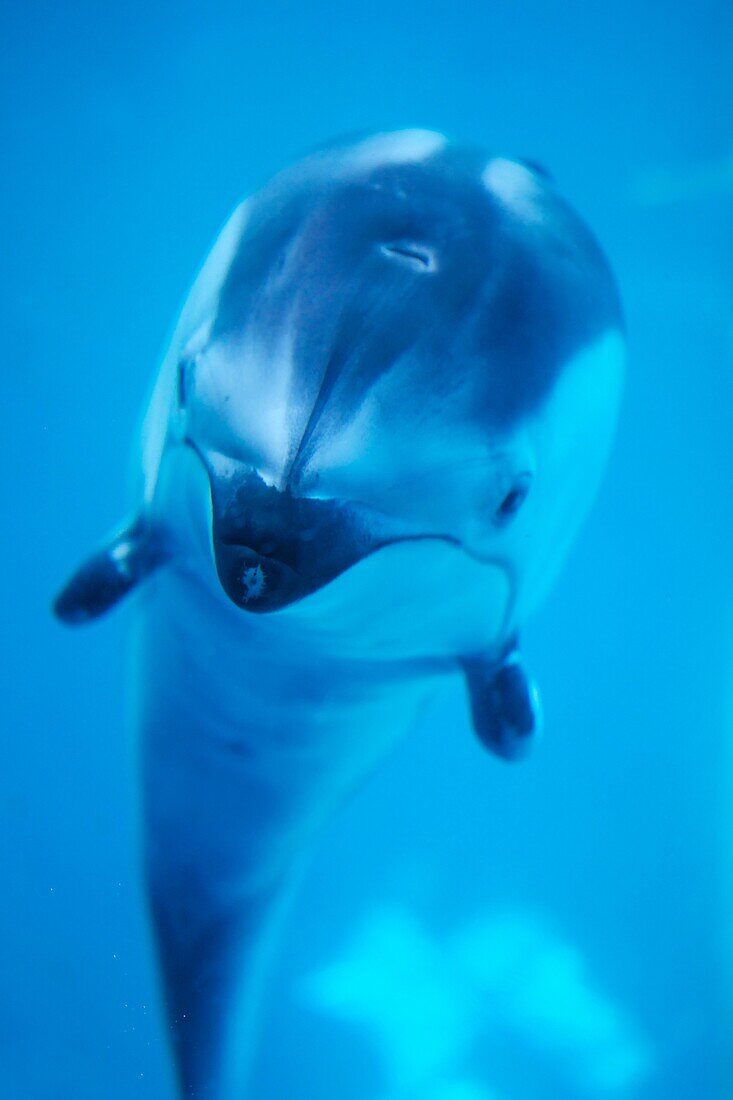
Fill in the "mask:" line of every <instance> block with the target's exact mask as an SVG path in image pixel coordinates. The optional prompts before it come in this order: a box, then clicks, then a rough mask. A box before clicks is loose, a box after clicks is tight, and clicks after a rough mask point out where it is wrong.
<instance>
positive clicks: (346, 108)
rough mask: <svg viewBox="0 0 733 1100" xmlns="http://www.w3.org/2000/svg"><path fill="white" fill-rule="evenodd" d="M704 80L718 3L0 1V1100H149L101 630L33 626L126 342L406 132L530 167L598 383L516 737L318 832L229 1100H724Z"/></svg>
mask: <svg viewBox="0 0 733 1100" xmlns="http://www.w3.org/2000/svg"><path fill="white" fill-rule="evenodd" d="M732 73H733V7H731V5H730V3H729V2H728V0H718V2H703V3H701V4H693V3H692V2H690V0H688V2H687V3H674V2H672V3H669V2H664V3H662V2H657V0H654V2H653V0H649V2H647V3H644V4H642V5H639V4H637V3H632V2H631V0H621V2H617V3H613V4H611V3H608V2H601V3H596V4H586V3H582V2H581V0H566V2H565V3H563V4H559V3H558V4H551V3H544V2H541V0H526V2H525V3H524V4H522V5H521V6H520V5H516V4H512V3H510V2H509V0H501V2H499V3H489V2H483V3H481V2H476V0H474V2H471V0H465V2H456V0H452V2H450V3H448V2H447V0H433V2H432V3H431V4H430V5H427V4H419V3H417V2H413V3H407V2H406V0H389V2H387V0H372V3H370V4H368V5H367V4H357V3H355V2H354V0H345V2H343V3H340V4H336V3H315V2H312V0H302V2H300V3H298V4H295V3H291V4H283V3H269V4H267V5H253V4H250V5H243V4H239V5H237V4H234V3H226V2H216V0H215V2H213V3H210V4H207V5H203V4H201V5H193V4H190V3H185V2H184V3H182V2H177V3H176V4H173V3H170V2H168V0H160V2H158V3H156V4H153V5H148V4H143V3H141V2H140V0H130V2H128V3H127V4H124V5H114V6H113V5H98V4H92V3H82V2H78V3H68V2H67V3H62V4H54V3H50V2H49V3H40V2H28V3H19V2H17V0H14V2H9V3H6V4H5V5H4V8H3V35H2V39H1V41H0V82H1V83H2V109H3V116H2V140H1V142H0V149H2V159H3V171H2V175H1V177H0V188H2V211H3V230H2V239H3V246H4V247H3V255H4V262H3V265H2V270H1V272H0V280H1V292H0V312H1V315H2V320H1V328H0V331H1V332H2V339H3V348H2V351H3V355H2V358H3V368H2V377H3V384H4V390H5V402H4V408H5V410H6V414H5V419H6V429H5V433H4V446H3V475H4V476H3V486H4V494H5V503H4V506H3V516H4V525H3V526H4V539H3V549H2V554H3V560H2V578H3V585H2V588H3V604H4V607H3V615H2V622H3V627H4V634H3V649H2V661H1V662H0V667H1V668H2V676H3V686H2V700H3V722H2V727H3V736H2V742H1V743H2V761H1V766H0V813H1V814H2V821H1V822H0V866H1V868H2V882H3V891H2V908H1V909H0V974H2V991H1V992H0V1095H1V1096H2V1097H3V1098H5V1097H7V1098H8V1100H66V1098H69V1100H72V1098H73V1100H99V1098H100V1097H104V1098H105V1100H131V1098H137V1097H140V1098H143V1100H148V1098H151V1100H152V1098H153V1097H154V1098H155V1100H169V1098H172V1097H173V1091H172V1083H171V1082H172V1078H171V1071H170V1067H169V1059H168V1053H167V1049H166V1046H165V1041H164V1033H163V1027H162V1023H161V1017H160V1013H159V1005H158V994H157V988H156V982H155V976H154V970H153V966H152V958H151V949H150V945H149V941H148V934H147V924H146V919H145V915H144V910H143V904H142V898H141V890H140V886H139V881H138V865H137V835H136V828H137V826H136V824H135V822H136V809H137V795H136V771H135V769H136V758H135V746H134V744H133V743H132V741H131V739H130V735H129V734H128V732H127V727H126V724H125V707H126V703H125V700H126V688H125V674H124V653H125V644H126V643H125V639H126V625H127V624H126V618H127V616H126V614H125V613H124V611H119V612H117V613H115V614H114V615H112V616H110V617H109V618H108V619H107V620H105V621H103V622H101V623H99V624H98V625H97V626H95V627H94V628H90V629H89V630H88V631H85V632H79V633H77V634H73V635H72V634H69V633H66V632H64V631H63V629H62V628H60V627H59V626H57V625H56V624H55V623H54V622H53V621H52V620H51V618H50V615H49V613H48V603H49V600H50V598H51V596H52V594H53V592H54V590H55V588H56V587H57V586H58V585H59V584H60V582H61V581H62V580H63V579H64V578H65V575H66V573H67V572H68V570H69V569H70V568H71V567H72V566H73V565H75V564H76V562H77V561H78V559H79V558H80V556H82V555H83V554H84V553H86V552H87V551H88V550H89V549H90V548H92V547H93V546H94V545H95V544H96V543H97V541H98V539H99V538H100V536H101V535H102V534H103V533H104V532H106V531H107V529H108V528H110V527H111V526H112V525H113V524H114V523H115V522H116V521H117V520H118V518H119V516H120V515H121V512H122V509H123V507H124V501H125V486H126V479H127V474H128V470H129V465H130V462H129V446H130V440H131V438H132V434H133V429H134V427H135V425H136V422H137V417H138V415H139V410H140V408H141V407H142V403H143V400H144V395H145V393H146V391H147V387H148V386H149V384H150V379H151V377H152V372H153V369H154V366H155V363H156V360H157V357H158V354H159V351H160V350H161V348H162V346H163V343H164V339H165V336H166V332H167V331H168V330H169V327H170V324H171V321H172V319H173V316H174V314H175V312H176V309H177V307H178V304H179V302H180V299H181V296H182V294H183V292H184V290H185V288H186V285H187V283H188V281H189V279H190V277H191V275H192V273H193V271H194V269H195V267H196V265H197V264H198V262H199V260H200V258H201V257H202V255H203V254H204V252H205V251H206V249H207V248H208V246H209V245H210V243H211V241H212V239H213V236H214V234H215V232H216V230H217V229H218V227H219V225H220V224H221V222H222V221H223V219H224V217H225V216H226V214H227V213H228V211H229V210H230V209H231V207H232V206H233V205H234V203H235V201H236V200H237V199H238V198H239V197H240V196H241V195H243V194H245V193H247V192H248V191H250V190H252V189H254V188H255V187H257V186H258V185H259V184H260V183H262V182H263V181H264V180H265V179H266V178H267V177H268V175H269V174H270V173H271V172H272V171H274V170H275V169H277V168H279V167H281V166H283V165H284V164H286V163H288V162H289V161H291V160H292V159H293V158H294V157H296V156H298V155H300V154H301V153H302V152H304V151H306V150H308V149H309V148H310V147H311V146H313V145H315V144H318V143H320V142H322V141H323V140H325V139H328V138H330V137H332V136H334V135H338V134H342V133H345V132H346V133H348V132H353V131H358V130H362V129H375V128H392V127H400V126H405V125H424V126H429V127H434V128H438V129H443V130H446V131H448V132H449V133H452V134H455V135H457V136H459V137H461V138H464V139H466V140H470V141H472V142H476V143H480V144H484V145H485V146H487V147H489V148H492V149H496V150H497V151H504V152H509V153H518V154H524V155H528V156H532V157H534V158H536V159H538V160H539V161H541V162H543V163H544V164H546V165H547V166H548V167H549V168H550V169H551V171H552V172H553V174H554V175H555V177H556V178H557V180H558V181H559V182H560V185H561V187H562V189H563V191H564V192H565V193H566V194H567V196H568V197H569V198H570V199H571V200H572V201H573V203H574V204H575V205H576V206H577V208H578V209H579V210H580V211H581V212H582V213H583V214H584V215H585V216H586V218H587V219H588V220H589V221H590V223H591V225H592V226H593V227H594V229H595V231H596V232H597V234H598V235H599V236H600V238H601V240H602V241H603V243H604V245H605V247H606V249H607V251H608V253H609V255H610V257H611V260H612V263H613V264H614V266H615V269H616V272H617V275H618V278H619V281H620V284H621V288H622V292H623V297H624V301H625V306H626V312H627V318H628V327H629V332H630V349H631V354H630V370H629V378H628V389H627V395H626V401H625V405H624V409H623V415H622V421H621V426H620V431H619V435H618V441H617V446H616V449H615V452H614V455H613V460H612V463H611V467H610V471H609V475H608V478H607V480H606V482H605V485H604V488H603V491H602V493H601V495H600V498H599V500H598V503H597V506H596V508H595V511H594V513H593V515H592V518H591V520H590V522H589V523H588V525H587V527H586V528H585V530H584V532H583V533H582V536H581V538H580V539H579V541H578V543H577V546H576V547H575V549H574V551H573V553H572V555H571V558H570V560H569V562H568V565H567V567H566V569H565V572H564V574H563V577H562V579H561V582H560V583H559V584H558V586H557V587H556V589H555V591H554V592H553V594H552V597H551V598H550V600H549V601H548V603H547V605H546V606H545V607H544V608H543V609H542V611H541V613H540V614H539V615H538V616H537V617H536V618H535V620H534V621H533V622H532V623H531V624H529V626H528V628H527V629H526V631H525V649H526V652H527V656H528V659H529V661H530V662H531V665H532V668H533V670H534V671H535V673H536V675H537V678H538V680H539V682H540V684H541V686H542V689H543V694H544V702H545V710H546V716H547V722H546V724H547V732H546V737H545V740H544V742H543V744H542V745H541V747H540V748H539V749H538V751H537V752H536V754H535V755H534V757H533V759H532V760H531V761H530V762H528V763H527V764H525V765H523V766H521V767H518V768H508V767H506V766H502V765H500V764H499V763H497V762H495V761H494V760H492V759H489V758H488V757H486V756H485V755H484V754H483V753H482V752H481V750H480V748H479V747H478V745H477V743H476V742H475V740H474V739H473V737H472V736H471V734H470V732H469V729H468V724H467V719H466V715H465V703H464V700H463V698H462V696H461V695H460V692H459V690H458V688H456V690H455V692H453V691H452V690H449V691H446V693H445V695H444V697H443V698H442V699H441V700H440V702H439V704H437V705H436V707H435V708H434V710H433V711H432V712H431V714H430V715H429V716H428V717H427V718H426V721H425V724H424V727H423V728H422V729H420V730H418V731H416V733H415V735H414V736H413V737H412V738H411V739H409V740H408V741H407V742H406V743H405V744H404V745H403V746H402V747H401V748H400V749H399V751H398V752H397V753H396V755H395V756H394V757H393V758H392V759H391V760H390V761H389V762H388V763H387V764H386V766H385V767H384V768H383V770H382V771H381V772H380V773H379V774H378V775H377V776H376V777H375V779H374V780H373V781H372V782H371V784H370V785H368V786H367V787H366V788H365V789H364V791H363V792H362V793H361V795H360V796H359V797H358V798H357V799H356V801H354V802H353V803H352V804H351V805H350V806H349V808H348V809H347V810H346V811H345V812H344V813H343V814H342V816H341V817H340V819H339V820H338V821H337V822H336V823H335V824H334V826H333V827H332V828H331V830H330V832H329V834H328V836H327V837H326V838H325V842H324V844H323V845H322V847H321V849H320V851H319V853H318V857H317V860H316V862H315V864H314V866H313V868H312V872H311V874H310V876H309V878H308V880H307V882H306V884H305V886H304V888H303V891H302V893H301V895H300V897H299V900H298V903H297V906H296V908H295V910H294V912H293V917H292V920H291V923H290V926H289V929H288V935H287V937H286V941H285V943H284V945H283V950H282V952H281V954H280V957H279V960H278V966H277V970H276V972H275V974H274V975H273V979H272V981H271V983H270V988H269V991H268V1001H267V1006H266V1015H265V1019H264V1029H263V1037H262V1043H261V1050H260V1058H259V1062H258V1066H257V1080H256V1086H255V1089H254V1092H253V1095H256V1096H257V1097H258V1100H281V1098H286V1097H287V1098H290V1097H293V1098H297V1100H300V1098H304V1100H306V1098H307V1100H418V1098H419V1100H489V1098H491V1100H554V1098H558V1100H565V1098H567V1100H575V1098H585V1097H595V1096H604V1097H605V1096H612V1097H623V1098H626V1097H634V1098H639V1100H690V1098H693V1097H695V1098H697V1097H699V1098H701V1100H727V1098H728V1097H729V1096H731V1095H733V1084H731V1081H730V1077H729V1076H728V1077H727V1078H726V1075H727V1074H729V1071H730V1065H729V1062H730V1057H731V1045H732V1036H733V1028H732V1023H733V1021H732V1020H731V988H732V983H733V943H732V942H731V940H732V937H733V932H732V931H731V929H732V928H733V858H732V857H733V851H732V848H733V839H732V837H733V813H732V812H731V803H732V802H733V755H732V754H731V749H730V745H731V738H733V686H732V685H733V570H732V569H731V562H732V561H733V512H732V511H731V498H732V496H733V493H732V489H733V432H731V419H732V415H733V369H732V368H733V262H732V261H731V255H732V249H731V245H732V243H733V201H732V200H733V167H731V156H732V155H733V136H732V135H733V127H732V125H731V124H732V123H733V77H732V75H731V74H732ZM355 975H356V978H355V977H354V976H355ZM727 1063H728V1064H727Z"/></svg>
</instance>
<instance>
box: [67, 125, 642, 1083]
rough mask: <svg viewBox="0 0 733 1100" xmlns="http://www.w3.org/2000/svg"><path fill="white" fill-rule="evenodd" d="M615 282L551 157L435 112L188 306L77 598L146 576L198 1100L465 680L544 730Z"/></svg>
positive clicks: (139, 607) (261, 221)
mask: <svg viewBox="0 0 733 1100" xmlns="http://www.w3.org/2000/svg"><path fill="white" fill-rule="evenodd" d="M623 360H624V338H623V323H622V317H621V309H620V305H619V298H618V294H617V291H616V287H615V284H614V280H613V277H612V275H611V273H610V270H609V267H608V264H607V262H606V260H605V259H604V256H603V254H602V252H601V250H600V248H599V246H598V244H597V243H596V241H595V239H594V238H593V236H592V235H591V233H590V232H589V230H588V229H587V228H586V227H585V226H584V224H583V223H582V221H581V220H580V219H579V218H578V217H577V215H576V214H574V213H573V211H572V210H571V209H570V208H569V207H568V206H567V204H566V203H565V202H564V201H563V199H562V198H561V197H560V196H559V194H558V192H557V190H556V187H555V185H554V183H553V182H552V180H551V179H550V178H549V177H548V176H547V175H546V174H545V173H544V172H543V171H541V170H540V169H538V168H537V167H536V166H534V165H533V164H532V163H531V162H526V161H521V160H517V159H513V158H511V157H505V156H492V155H490V154H489V153H486V152H484V151H482V150H480V149H475V148H471V147H466V146H461V145H457V144H454V143H452V142H450V141H448V140H447V139H446V138H445V137H444V136H443V135H441V134H438V133H433V132H430V131H423V130H408V131H401V132H396V133H382V134H375V135H371V136H367V137H363V138H360V139H358V140H354V141H349V142H342V143H339V144H336V145H333V146H330V147H328V148H325V149H322V150H319V151H317V152H315V153H313V154H312V155H311V156H309V157H307V158H306V159H305V160H303V161H301V162H300V163H298V164H296V165H295V166H294V167H291V168H289V169H287V170H285V171H284V172H282V173H281V174H279V175H278V176H276V177H275V178H274V179H273V180H272V181H271V182H269V183H268V184H267V185H266V186H265V187H264V188H263V189H262V190H261V191H260V192H259V193H257V194H256V195H255V196H254V197H252V198H250V199H248V200H246V201H244V202H243V203H242V204H241V205H240V206H238V207H237V209H236V210H235V211H234V213H233V214H232V216H231V217H230V219H229V221H228V222H227V224H226V225H225V227H224V229H223V231H222V233H221V235H220V237H219V239H218V240H217V242H216V244H215V245H214V248H213V250H212V252H211V253H210V255H209V257H208V258H207V259H206V261H205V263H204V265H203V267H202V269H201V271H200V273H199V275H198V277H197V279H196V280H195V282H194V285H193V288H192V290H191V292H190V294H189V296H188V299H187V300H186V303H185V305H184V308H183V311H182V314H181V317H180V319H179V321H178V324H177V327H176V329H175V332H174V335H173V340H172V343H171V346H170V349H169V351H168V352H167V354H166V356H165V358H164V361H163V363H162V367H161V370H160V373H159V376H158V380H157V383H156V385H155V388H154V391H153V396H152V400H151V403H150V406H149V409H148V412H147V415H146V418H145V421H144V426H143V432H142V438H141V440H140V442H139V444H138V447H137V450H136V456H137V468H138V469H139V471H140V475H139V479H138V485H137V490H136V496H135V499H134V501H133V507H132V511H131V515H130V518H129V520H128V521H126V522H125V523H124V524H122V525H121V527H120V529H119V530H118V531H117V532H116V533H115V534H113V536H112V537H111V538H110V539H109V540H108V541H107V542H106V543H105V544H104V545H103V546H102V547H101V548H100V549H99V550H98V551H97V553H96V554H94V555H93V556H92V557H91V558H90V559H89V560H88V561H87V562H86V563H85V564H84V565H82V567H81V568H80V569H79V570H78V571H77V573H75V574H74V576H73V577H72V579H71V580H70V582H69V583H68V585H67V586H66V588H65V589H64V590H63V591H62V592H61V594H60V595H59V597H58V599H57V601H56V605H55V610H56V612H57V614H58V616H59V617H60V618H61V619H62V620H63V621H65V622H68V623H72V624H76V623H82V622H86V621H89V620H91V619H94V618H95V617H97V616H98V615H100V614H101V613H103V612H104V611H106V610H107V609H108V608H110V607H112V606H113V605H114V604H115V603H117V602H118V601H119V600H120V599H121V598H122V597H123V596H125V595H126V594H127V593H129V592H131V591H132V590H133V589H136V590H137V591H136V595H135V597H134V605H135V606H134V626H135V632H136V675H135V683H134V695H135V713H136V721H137V725H138V727H139V736H140V740H141V752H142V759H143V787H144V792H143V793H144V819H145V829H144V832H145V874H146V881H147V886H148V892H149V898H150V909H151V915H152V922H153V927H154V931H155V938H156V943H157V947H158V955H159V959H160V968H161V975H162V986H163V992H164V998H165V1002H166V1006H167V1012H168V1021H169V1030H170V1036H171V1042H172V1048H173V1053H174V1058H175V1064H176V1068H177V1073H178V1078H179V1081H180V1093H181V1096H183V1097H193V1098H196V1100H204V1098H205V1100H242V1098H243V1097H244V1096H245V1095H246V1094H247V1082H248V1066H249V1062H250V1058H251V1054H252V1050H253V1044H254V1025H255V1022H256V1017H257V1014H258V999H259V993H260V991H261V987H262V983H263V980H264V978H265V976H266V973H267V960H268V956H269V954H270V951H271V949H272V945H273V942H274V940H275V938H276V931H277V928H278V924H279V922H280V919H281V917H282V914H283V912H284V911H285V909H286V903H287V900H288V898H289V897H290V896H291V894H292V892H293V889H294V885H295V883H296V882H297V878H298V875H299V873H300V872H301V870H302V867H303V865H304V863H305V861H306V860H307V856H308V852H309V850H310V849H311V848H312V845H313V841H314V838H315V837H316V835H317V833H318V830H319V829H320V827H321V826H322V825H323V823H324V822H326V821H327V820H328V819H329V818H330V817H331V816H332V815H333V813H334V812H335V811H336V809H337V808H338V806H339V805H340V803H342V801H343V800H344V798H345V797H346V796H347V795H348V794H349V793H350V792H351V791H352V790H353V789H354V787H355V786H356V785H357V784H358V783H359V782H360V781H362V779H363V778H364V777H365V776H366V775H368V774H369V773H370V771H371V770H372V769H373V768H374V767H375V766H376V765H377V764H378V762H379V761H380V759H381V758H382V757H383V756H384V755H385V753H387V752H388V751H389V749H390V747H391V746H392V745H394V744H395V742H396V741H397V740H398V739H399V738H400V737H402V736H403V734H404V733H405V732H406V730H407V729H409V727H410V726H411V725H412V724H413V723H414V722H415V720H416V715H417V714H418V711H419V709H420V707H421V706H422V704H423V702H424V701H425V699H426V698H428V697H429V696H430V694H431V692H433V691H434V690H435V688H436V687H437V686H438V685H439V684H440V683H441V682H443V681H444V680H445V678H446V677H449V676H461V677H463V679H464V681H465V684H466V686H467V690H468V692H469V697H470V709H471V715H472V719H473V723H474V727H475V730H476V733H477V735H478V736H479V738H480V739H481V741H482V742H483V743H484V744H485V745H486V746H487V747H488V748H489V749H490V750H491V751H493V752H494V753H496V754H497V755H499V756H501V757H504V758H507V759H514V758H518V757H520V756H521V755H523V753H524V752H525V751H526V749H527V747H528V746H529V744H530V743H531V741H532V738H533V736H534V734H535V733H536V732H537V728H538V725H539V720H540V719H539V701H538V694H537V690H536V687H535V685H534V683H533V682H532V680H531V678H530V677H529V675H528V673H527V672H526V670H525V668H524V665H523V662H522V659H521V653H520V650H519V642H518V632H519V629H520V627H521V625H522V623H523V622H524V621H525V619H526V617H527V616H528V615H529V614H530V613H531V612H532V611H533V609H534V608H535V607H536V606H537V604H538V603H539V602H540V601H541V599H542V597H543V596H544V595H545V593H546V592H547V590H548V588H549V587H550V586H551V584H552V582H553V579H554V578H555V576H556V574H557V571H558V568H559V567H560V565H561V563H562V560H563V558H564V556H565V553H566V551H567V549H568V546H569V544H570V543H571V541H572V539H573V537H574V535H575V533H576V531H577V529H578V526H579V524H580V522H581V520H582V519H583V517H584V515H585V513H586V512H587V510H588V508H589V506H590V504H591V502H592V499H593V497H594V495H595V492H596V489H597V486H598V483H599V480H600V477H601V474H602V470H603V467H604V465H605V462H606V459H607V455H608V451H609V447H610V443H611V438H612V434H613V429H614V425H615V421H616V416H617V409H618V403H619V397H620V391H621V383H622V375H623Z"/></svg>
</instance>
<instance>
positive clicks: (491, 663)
mask: <svg viewBox="0 0 733 1100" xmlns="http://www.w3.org/2000/svg"><path fill="white" fill-rule="evenodd" d="M461 664H462V667H463V672H464V675H465V677H466V686H467V687H468V695H469V699H470V702H471V717H472V718H473V726H474V729H475V731H476V734H477V736H478V738H479V740H480V741H481V742H482V744H483V745H485V746H486V748H487V749H489V750H490V751H491V752H493V753H495V754H496V755H497V756H501V757H502V758H503V759H504V760H518V759H521V758H522V757H523V756H525V754H526V753H527V751H528V749H529V747H530V745H531V743H532V741H533V740H534V738H535V737H536V736H537V734H538V733H539V731H540V728H541V725H542V712H541V708H540V700H539V693H538V691H537V686H536V684H535V683H534V681H533V680H532V679H531V678H530V677H529V675H528V673H527V671H526V669H525V668H524V666H523V664H522V660H521V656H520V653H519V650H518V649H517V646H516V644H513V645H512V646H511V647H510V648H509V650H508V651H507V652H506V653H505V655H504V656H503V657H502V658H500V660H499V661H496V660H495V659H490V658H488V657H483V656H477V657H465V658H464V659H463V660H462V662H461Z"/></svg>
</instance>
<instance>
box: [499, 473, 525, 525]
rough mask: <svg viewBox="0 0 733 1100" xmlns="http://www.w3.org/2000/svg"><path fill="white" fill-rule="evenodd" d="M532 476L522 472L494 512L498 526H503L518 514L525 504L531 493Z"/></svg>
mask: <svg viewBox="0 0 733 1100" xmlns="http://www.w3.org/2000/svg"><path fill="white" fill-rule="evenodd" d="M529 485H530V477H529V475H528V474H522V476H521V477H520V478H518V479H517V481H516V482H515V483H514V484H513V485H512V487H511V488H510V489H509V492H508V493H507V494H506V495H505V497H504V499H503V500H502V502H501V504H500V505H499V507H498V508H497V509H496V512H495V513H494V523H495V524H496V525H497V527H503V526H505V525H506V524H507V523H509V521H510V520H511V519H513V518H514V516H516V514H517V512H518V511H519V509H520V508H521V507H522V505H523V504H524V502H525V500H526V499H527V495H528V493H529Z"/></svg>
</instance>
